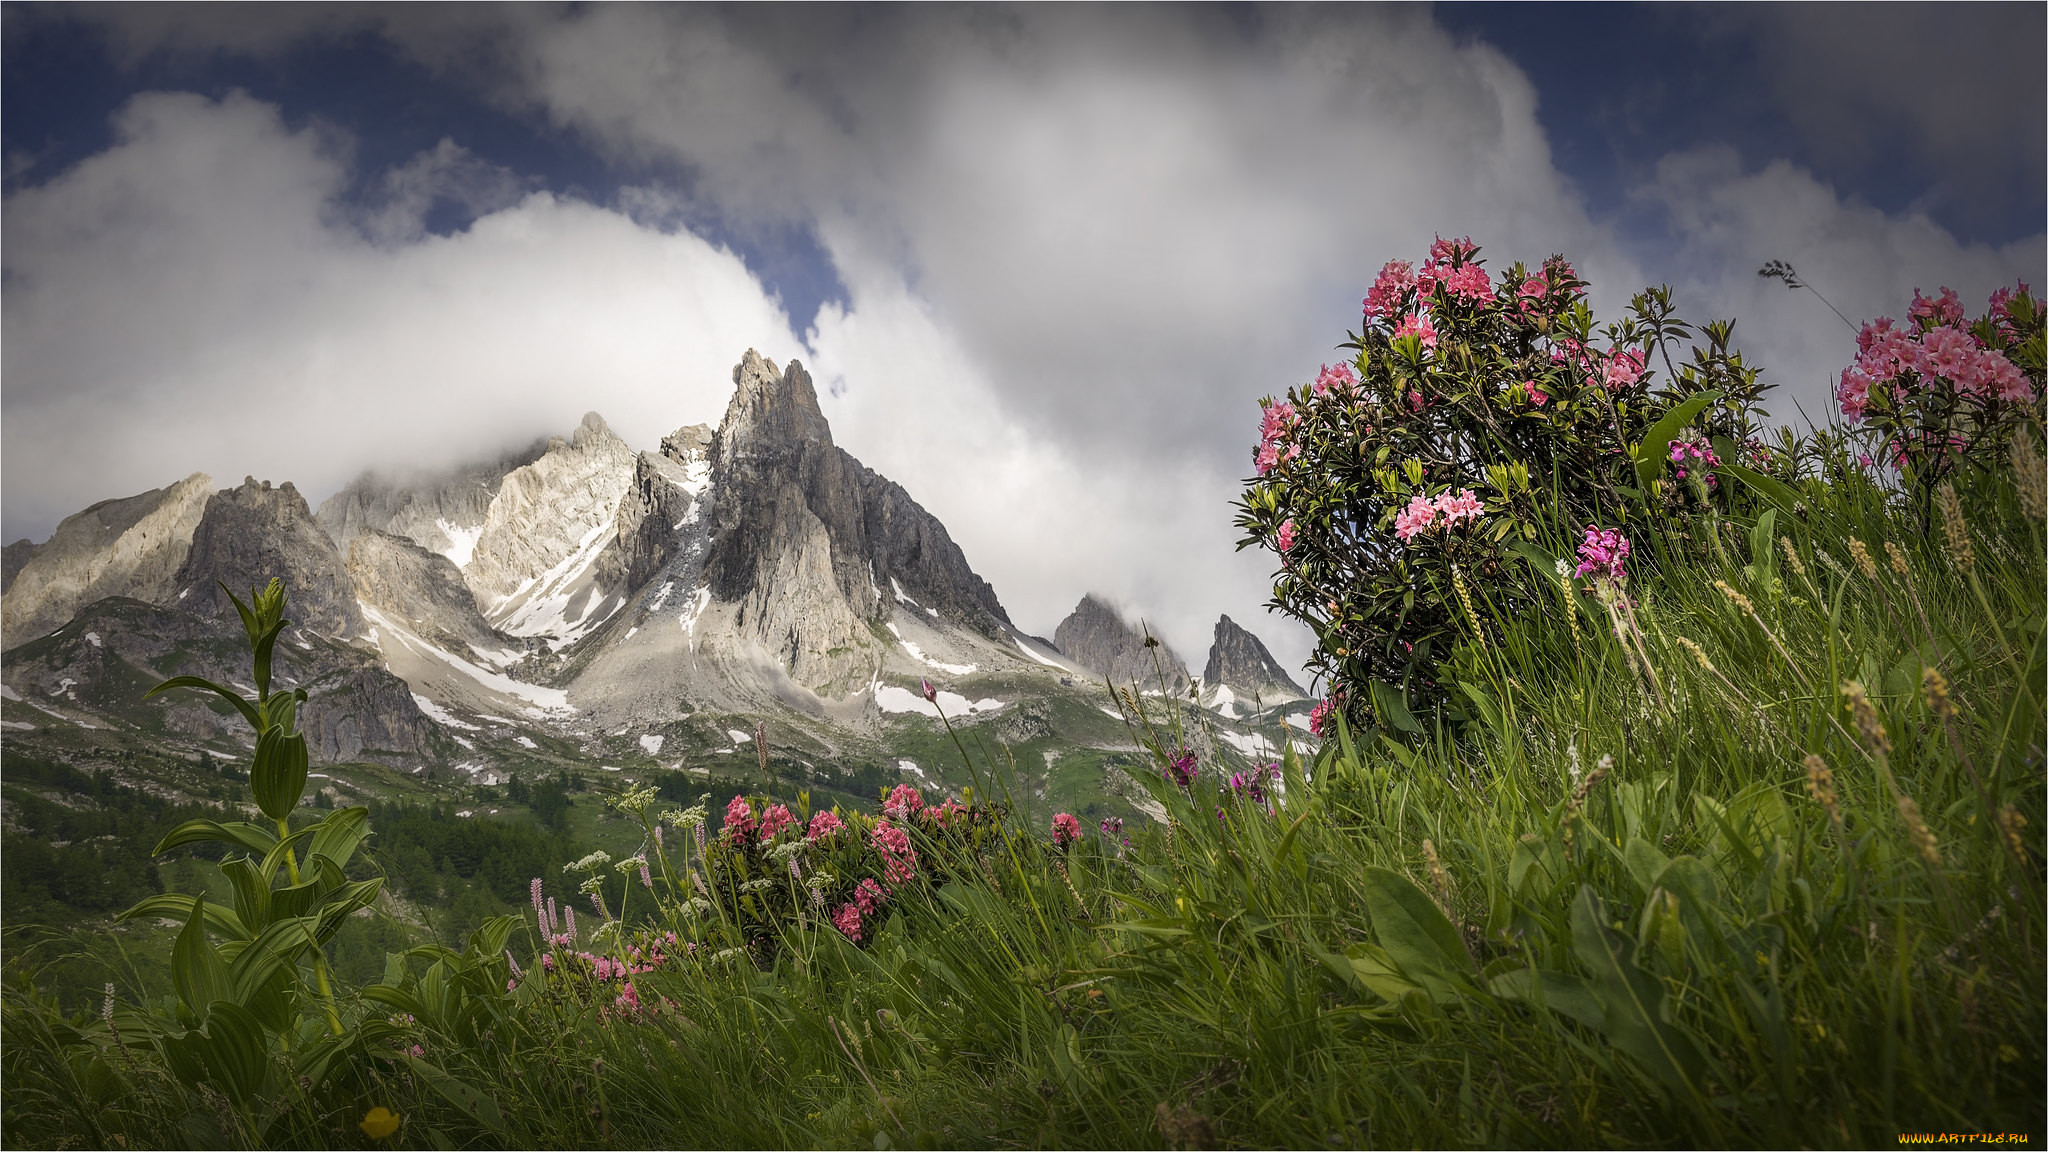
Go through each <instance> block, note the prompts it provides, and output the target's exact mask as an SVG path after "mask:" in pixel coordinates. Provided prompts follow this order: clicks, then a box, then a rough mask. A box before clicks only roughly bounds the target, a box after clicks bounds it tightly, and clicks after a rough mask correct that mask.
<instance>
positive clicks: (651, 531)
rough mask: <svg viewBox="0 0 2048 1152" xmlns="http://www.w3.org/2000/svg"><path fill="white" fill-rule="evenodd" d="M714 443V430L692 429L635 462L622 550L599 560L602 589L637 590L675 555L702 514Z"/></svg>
mask: <svg viewBox="0 0 2048 1152" xmlns="http://www.w3.org/2000/svg"><path fill="white" fill-rule="evenodd" d="M711 437H712V432H711V429H710V428H709V427H707V426H706V425H703V424H693V425H691V426H690V427H688V428H684V429H682V430H681V431H678V432H676V433H675V434H674V435H672V436H668V437H665V438H663V440H662V442H661V447H662V450H661V452H660V454H659V455H657V454H654V453H650V452H642V453H640V455H639V457H638V458H637V459H635V461H634V466H633V484H632V487H630V488H628V489H626V494H625V495H624V496H621V497H620V498H619V509H618V515H617V521H618V535H617V544H616V546H615V547H614V548H612V549H610V550H608V551H607V552H606V553H605V554H604V556H603V557H602V558H601V559H600V560H599V565H600V567H599V569H598V580H599V583H601V584H602V585H604V586H605V587H608V588H617V589H625V590H631V589H634V588H638V587H640V586H641V585H642V584H645V583H647V581H649V580H651V579H653V578H654V574H655V573H656V572H659V571H661V569H662V566H663V565H665V564H667V563H668V562H669V558H670V557H672V556H674V555H675V553H676V549H677V548H678V547H679V545H680V543H681V536H680V533H681V531H682V529H683V528H684V527H685V526H687V525H688V524H690V523H692V522H694V518H695V517H697V516H699V515H701V514H702V512H701V510H700V509H699V508H698V507H697V498H698V496H699V495H701V494H702V493H703V491H704V487H705V485H706V484H708V483H709V482H710V476H711V461H710V458H709V452H710V443H711Z"/></svg>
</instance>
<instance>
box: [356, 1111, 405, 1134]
mask: <svg viewBox="0 0 2048 1152" xmlns="http://www.w3.org/2000/svg"><path fill="white" fill-rule="evenodd" d="M356 1127H358V1128H361V1129H362V1130H363V1134H364V1135H366V1136H368V1137H369V1138H370V1139H372V1140H382V1139H383V1138H385V1137H386V1136H389V1135H391V1134H392V1133H393V1132H396V1131H398V1113H396V1112H393V1111H392V1110H391V1109H389V1108H386V1107H384V1106H383V1105H381V1104H380V1105H378V1106H377V1107H375V1108H372V1109H370V1112H369V1114H368V1115H366V1116H364V1117H363V1119H362V1122H361V1123H359V1124H357V1125H356Z"/></svg>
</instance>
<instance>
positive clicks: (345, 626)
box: [164, 479, 363, 637]
mask: <svg viewBox="0 0 2048 1152" xmlns="http://www.w3.org/2000/svg"><path fill="white" fill-rule="evenodd" d="M273 577H275V578H281V579H282V580H283V581H284V584H285V590H286V592H287V593H288V594H289V595H290V597H291V608H290V611H289V612H288V615H289V617H290V618H291V620H292V621H293V622H295V623H297V624H298V625H299V626H301V627H304V628H310V629H312V630H313V631H315V632H319V633H320V634H322V635H324V636H338V637H354V636H357V635H359V634H361V633H362V631H363V617H362V613H361V612H359V611H357V609H356V597H355V585H354V582H353V581H352V580H350V579H349V575H348V569H347V566H346V565H345V564H344V563H343V562H342V558H341V554H340V553H339V552H337V551H335V548H334V541H333V540H331V539H329V537H328V535H327V533H326V532H324V531H322V530H321V528H320V525H319V524H318V522H316V521H315V520H314V519H313V512H312V509H310V508H308V507H307V506H306V499H305V497H303V496H301V495H299V490H298V489H297V488H294V487H292V485H291V484H289V483H286V484H282V485H279V486H277V487H275V488H273V487H271V486H270V482H269V481H268V480H266V481H264V482H263V483H261V484H258V483H257V482H256V481H255V480H253V479H245V480H243V481H242V484H241V487H239V488H223V489H221V490H220V491H218V492H216V493H214V494H213V495H212V496H211V497H210V498H209V499H208V500H207V502H206V512H205V514H204V515H203V516H202V517H200V520H199V525H198V527H197V528H196V529H195V530H194V531H193V533H192V547H191V550H190V551H189V552H188V553H187V554H186V556H185V562H184V564H183V565H182V566H180V567H179V569H178V574H177V579H176V587H177V589H178V591H177V592H176V594H175V595H174V596H171V597H168V598H165V600H164V602H165V603H174V604H176V606H178V607H179V608H182V609H184V610H185V611H187V612H194V613H197V614H198V615H200V616H202V617H205V618H209V619H213V618H225V619H227V620H229V621H231V622H235V623H236V624H237V626H239V621H237V620H236V617H235V610H234V606H233V605H231V604H229V603H228V600H227V597H226V596H225V595H223V594H222V592H221V589H220V585H221V584H226V585H227V586H228V587H229V588H232V589H234V590H235V594H236V595H237V596H246V595H247V594H248V589H249V588H250V586H251V585H255V586H259V587H260V586H262V585H265V584H268V583H269V582H270V581H271V579H272V578H273Z"/></svg>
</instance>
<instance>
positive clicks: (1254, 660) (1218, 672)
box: [1202, 616, 1307, 702]
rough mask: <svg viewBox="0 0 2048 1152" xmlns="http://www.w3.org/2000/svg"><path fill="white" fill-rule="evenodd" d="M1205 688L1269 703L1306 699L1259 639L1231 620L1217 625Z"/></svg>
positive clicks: (1298, 686)
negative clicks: (1218, 687)
mask: <svg viewBox="0 0 2048 1152" xmlns="http://www.w3.org/2000/svg"><path fill="white" fill-rule="evenodd" d="M1202 682H1203V683H1204V684H1206V685H1210V686H1215V685H1226V686H1228V687H1229V688H1231V689H1232V690H1233V692H1234V693H1235V692H1242V693H1244V694H1246V695H1248V696H1254V697H1258V698H1261V699H1264V700H1266V701H1268V702H1275V701H1279V700H1292V699H1297V698H1300V697H1303V696H1305V695H1307V694H1306V693H1304V692H1303V691H1302V690H1301V686H1300V685H1298V684H1296V683H1295V682H1294V678H1293V677H1291V676H1289V675H1288V674H1287V670H1286V669H1284V668H1282V667H1281V666H1280V662H1279V661H1277V660H1275V659H1273V654H1272V653H1271V652H1269V651H1267V650H1266V645H1265V643H1264V642H1263V641H1261V640H1260V639H1259V638H1258V637H1257V636H1254V635H1252V634H1251V633H1250V632H1248V631H1246V630H1245V629H1244V628H1243V627H1241V626H1240V625H1239V624H1238V623H1237V621H1235V620H1232V619H1231V618H1230V617H1229V616H1223V617H1221V618H1219V619H1218V620H1217V621H1216V639H1215V642H1214V643H1212V644H1211V645H1210V646H1209V665H1208V667H1207V668H1205V669H1204V670H1203V672H1202Z"/></svg>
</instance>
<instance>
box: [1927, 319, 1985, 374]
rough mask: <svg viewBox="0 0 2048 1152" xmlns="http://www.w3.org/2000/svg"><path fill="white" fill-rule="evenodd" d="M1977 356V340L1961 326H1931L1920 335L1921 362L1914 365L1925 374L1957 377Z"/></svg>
mask: <svg viewBox="0 0 2048 1152" xmlns="http://www.w3.org/2000/svg"><path fill="white" fill-rule="evenodd" d="M1976 356H1977V345H1976V342H1975V341H1973V340H1971V339H1970V336H1969V333H1967V332H1964V331H1962V330H1961V329H1959V328H1946V327H1942V328H1930V329H1928V331H1927V332H1926V333H1925V334H1924V335H1922V336H1921V337H1920V357H1919V362H1918V363H1916V364H1914V365H1913V367H1914V369H1915V370H1916V371H1918V372H1919V373H1920V374H1921V375H1923V376H1946V377H1947V378H1949V379H1950V380H1954V379H1956V378H1957V377H1958V376H1959V375H1960V374H1961V373H1962V372H1963V371H1964V369H1966V368H1967V367H1968V366H1969V365H1970V363H1971V362H1972V361H1974V360H1975V359H1976Z"/></svg>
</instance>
